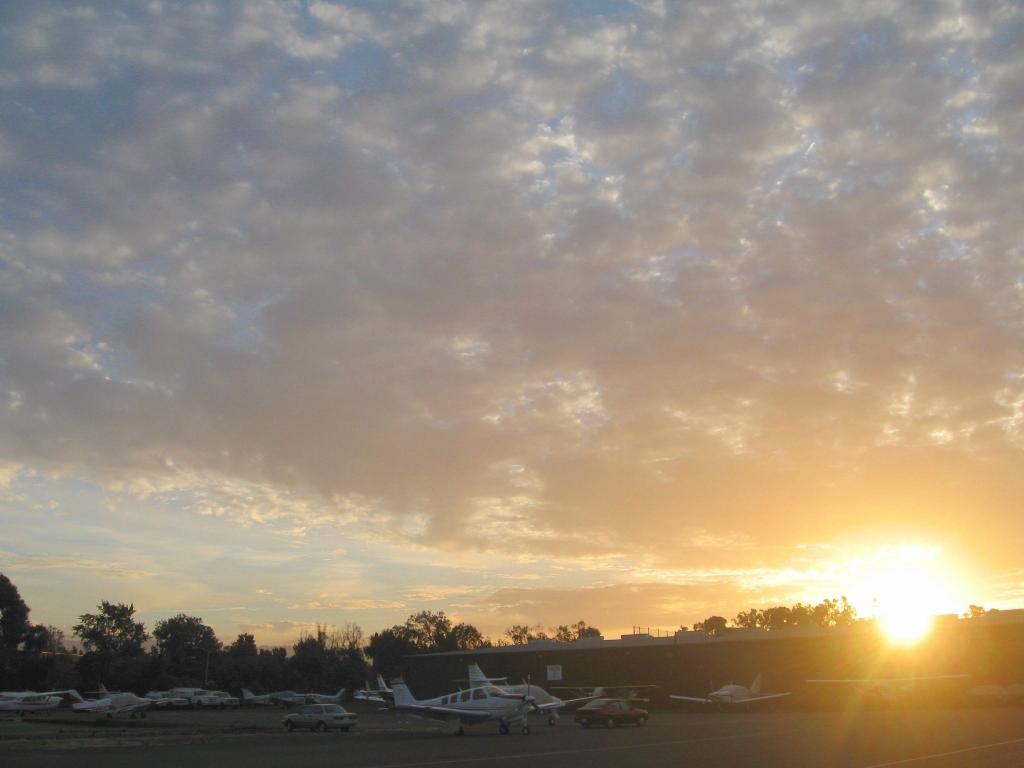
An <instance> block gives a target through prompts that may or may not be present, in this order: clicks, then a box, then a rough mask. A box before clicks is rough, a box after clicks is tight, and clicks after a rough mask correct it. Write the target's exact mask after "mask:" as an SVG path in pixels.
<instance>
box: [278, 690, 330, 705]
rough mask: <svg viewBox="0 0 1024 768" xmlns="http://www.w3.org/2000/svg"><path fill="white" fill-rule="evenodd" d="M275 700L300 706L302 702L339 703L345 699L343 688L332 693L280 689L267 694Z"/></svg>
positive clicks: (283, 703)
mask: <svg viewBox="0 0 1024 768" xmlns="http://www.w3.org/2000/svg"><path fill="white" fill-rule="evenodd" d="M268 695H269V696H271V697H272V698H273V700H274V701H275V702H278V703H280V704H282V705H283V706H296V707H297V706H301V705H303V704H341V703H342V702H343V701H344V700H345V689H344V688H342V689H341V690H340V691H338V692H337V693H334V694H329V693H295V692H294V691H281V692H279V693H271V694H268Z"/></svg>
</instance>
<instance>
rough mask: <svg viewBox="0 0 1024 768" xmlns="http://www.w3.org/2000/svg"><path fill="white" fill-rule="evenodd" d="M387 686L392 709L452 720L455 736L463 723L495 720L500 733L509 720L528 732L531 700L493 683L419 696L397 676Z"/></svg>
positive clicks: (423, 716)
mask: <svg viewBox="0 0 1024 768" xmlns="http://www.w3.org/2000/svg"><path fill="white" fill-rule="evenodd" d="M391 689H392V690H393V691H394V692H395V711H396V712H399V713H404V714H407V715H411V716H413V717H419V718H424V719H432V720H441V721H444V722H448V723H456V724H457V727H456V730H455V735H456V736H462V735H463V733H465V731H464V730H463V727H464V726H466V725H477V724H479V723H487V722H495V721H497V723H498V731H499V733H502V734H506V733H508V732H509V729H510V727H511V724H512V723H513V722H518V723H519V724H520V727H521V728H522V732H523V735H524V736H525V735H526V734H528V733H529V732H530V724H529V722H528V720H527V717H528V715H529V713H530V709H531V707H532V705H533V703H534V702H533V699H532V698H531V697H530V696H528V695H523V694H518V693H506V692H505V691H503V690H502V689H501V688H498V687H497V686H495V685H490V684H486V685H479V686H473V687H470V688H468V689H465V690H459V691H455V692H454V693H449V694H447V695H446V696H437V697H436V698H433V699H423V700H419V699H417V698H416V697H415V696H413V695H412V692H411V691H410V690H409V688H408V686H406V684H405V682H404V681H403V680H402V679H401V678H398V679H397V680H393V681H392V683H391Z"/></svg>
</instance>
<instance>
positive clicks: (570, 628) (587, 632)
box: [552, 619, 601, 643]
mask: <svg viewBox="0 0 1024 768" xmlns="http://www.w3.org/2000/svg"><path fill="white" fill-rule="evenodd" d="M552 632H554V637H553V639H554V640H555V642H558V643H572V642H575V641H576V640H579V639H580V638H583V637H600V636H601V630H599V629H598V628H597V627H591V626H590V625H588V624H587V622H585V621H583V619H580V620H579V621H577V622H576V623H575V624H559V625H558V626H557V627H555V628H554V629H553V630H552Z"/></svg>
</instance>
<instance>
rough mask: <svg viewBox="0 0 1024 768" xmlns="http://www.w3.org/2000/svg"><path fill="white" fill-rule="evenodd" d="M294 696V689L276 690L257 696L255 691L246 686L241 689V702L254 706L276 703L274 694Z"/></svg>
mask: <svg viewBox="0 0 1024 768" xmlns="http://www.w3.org/2000/svg"><path fill="white" fill-rule="evenodd" d="M282 695H287V696H294V695H295V692H294V691H278V692H277V693H264V694H262V695H259V696H257V695H256V694H255V693H253V692H252V691H250V690H249V689H248V688H243V689H242V703H243V704H248V705H251V706H256V707H272V706H275V705H276V704H277V700H276V699H275V698H274V697H275V696H282Z"/></svg>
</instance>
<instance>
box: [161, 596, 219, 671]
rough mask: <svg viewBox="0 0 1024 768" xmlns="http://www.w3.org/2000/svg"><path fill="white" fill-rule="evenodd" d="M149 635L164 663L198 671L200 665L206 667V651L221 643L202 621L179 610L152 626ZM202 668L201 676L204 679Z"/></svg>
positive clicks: (207, 654) (217, 647)
mask: <svg viewBox="0 0 1024 768" xmlns="http://www.w3.org/2000/svg"><path fill="white" fill-rule="evenodd" d="M153 638H154V639H155V640H156V647H157V649H158V650H159V651H160V656H161V658H163V660H164V662H165V663H166V664H167V665H168V666H170V667H171V668H172V669H174V670H179V671H180V670H183V669H185V668H190V669H194V670H196V676H197V677H198V671H199V668H200V665H203V667H204V670H205V669H208V665H209V661H210V654H212V653H214V652H216V651H218V650H220V647H221V643H220V640H218V639H217V636H216V635H215V634H214V632H213V629H212V628H211V627H208V626H207V625H206V624H203V620H202V619H201V618H200V617H198V616H186V615H185V614H184V613H179V614H178V615H177V616H172V617H171V618H169V619H162V620H160V621H158V622H157V623H156V626H155V627H153ZM206 676H207V675H206V673H205V671H204V674H203V678H204V680H205V678H206Z"/></svg>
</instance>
